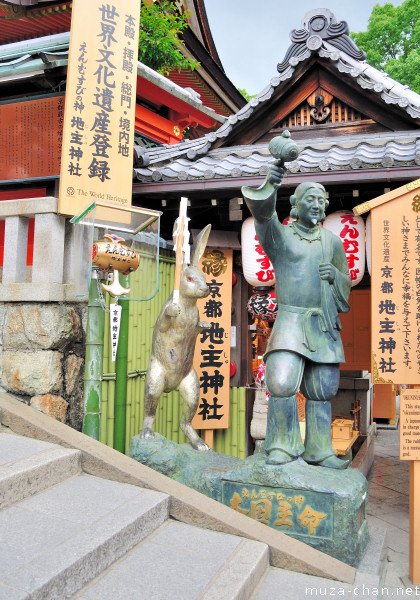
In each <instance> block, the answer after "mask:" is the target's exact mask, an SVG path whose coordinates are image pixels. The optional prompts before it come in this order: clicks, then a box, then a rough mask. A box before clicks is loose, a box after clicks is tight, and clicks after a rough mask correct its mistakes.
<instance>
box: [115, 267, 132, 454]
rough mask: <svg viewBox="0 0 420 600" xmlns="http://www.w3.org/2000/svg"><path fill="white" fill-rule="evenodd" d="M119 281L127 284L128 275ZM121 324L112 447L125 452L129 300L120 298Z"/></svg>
mask: <svg viewBox="0 0 420 600" xmlns="http://www.w3.org/2000/svg"><path fill="white" fill-rule="evenodd" d="M124 279H125V281H124V280H123V281H121V283H122V284H123V285H124V287H127V286H128V276H125V277H124ZM119 304H120V305H121V309H122V310H121V324H120V337H119V340H118V349H117V357H116V361H115V373H116V381H115V414H114V448H115V450H118V451H119V452H123V453H125V428H126V406H127V404H126V402H127V360H128V322H129V318H128V316H129V315H128V313H129V302H128V300H127V299H125V300H124V299H123V298H120V300H119Z"/></svg>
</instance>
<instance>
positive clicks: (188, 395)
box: [141, 225, 211, 450]
mask: <svg viewBox="0 0 420 600" xmlns="http://www.w3.org/2000/svg"><path fill="white" fill-rule="evenodd" d="M210 229H211V225H207V227H205V228H204V229H203V230H202V231H201V232H200V233H199V235H198V236H197V238H196V240H195V242H194V245H193V247H192V249H191V264H190V265H183V267H182V271H181V281H180V289H179V301H178V303H177V304H175V303H174V302H173V294H171V296H170V297H169V298H168V299H167V300H166V302H165V303H164V305H163V307H162V310H161V311H160V314H159V316H158V318H157V320H156V324H155V327H154V330H153V340H152V351H151V356H150V362H149V366H148V368H147V375H146V384H145V395H144V408H145V417H144V421H143V429H142V432H141V438H143V439H151V438H153V437H154V433H153V430H152V425H153V423H154V421H155V417H156V409H157V406H158V403H159V398H160V396H161V395H162V393H164V392H165V393H166V392H172V391H173V390H178V391H179V393H180V394H181V396H182V399H183V401H184V402H183V410H182V416H181V421H180V424H179V425H180V428H181V430H182V431H183V432H184V434H185V435H186V437H187V438H188V439H189V440H190V443H191V445H192V447H193V448H195V449H196V450H208V449H209V447H208V446H207V444H206V443H205V442H204V441H203V440H202V439H201V438H200V437H199V435H198V433H197V432H196V430H195V429H194V427H193V426H192V424H191V421H192V419H193V417H194V415H195V412H196V410H197V406H198V400H199V392H200V386H199V381H198V377H197V373H196V372H195V370H194V368H193V366H192V363H193V357H194V349H195V343H196V338H197V335H198V334H199V333H200V332H201V331H202V330H203V329H208V328H210V324H209V323H207V322H205V321H199V314H198V308H197V299H198V298H205V297H206V296H208V294H209V288H208V286H207V283H206V278H205V275H204V273H203V272H202V271H200V270H199V268H198V263H199V260H200V258H201V256H202V255H203V253H204V250H205V248H206V244H207V240H208V237H209V235H210Z"/></svg>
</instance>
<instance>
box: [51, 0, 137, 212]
mask: <svg viewBox="0 0 420 600" xmlns="http://www.w3.org/2000/svg"><path fill="white" fill-rule="evenodd" d="M139 18H140V0H118V2H115V1H114V2H108V3H105V2H103V0H89V2H86V1H85V0H73V7H72V23H71V32H70V51H69V65H68V73H67V91H66V107H65V115H64V131H63V148H62V155H61V173H60V196H59V205H58V210H59V212H60V213H62V214H67V215H76V214H78V213H79V212H80V211H81V210H82V209H83V208H84V207H85V206H86V205H87V204H89V202H92V201H93V200H95V199H99V200H105V201H108V202H114V203H116V204H119V205H121V206H129V205H131V195H132V165H133V145H134V113H135V105H136V83H137V46H138V31H139Z"/></svg>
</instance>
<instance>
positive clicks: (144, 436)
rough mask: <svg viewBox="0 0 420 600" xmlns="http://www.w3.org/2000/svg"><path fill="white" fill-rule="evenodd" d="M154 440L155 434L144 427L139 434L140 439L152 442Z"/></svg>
mask: <svg viewBox="0 0 420 600" xmlns="http://www.w3.org/2000/svg"><path fill="white" fill-rule="evenodd" d="M154 438H155V434H154V432H153V430H152V429H150V427H145V428H144V429H143V431H142V432H141V433H140V439H142V440H153V439H154Z"/></svg>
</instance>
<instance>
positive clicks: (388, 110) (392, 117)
mask: <svg viewBox="0 0 420 600" xmlns="http://www.w3.org/2000/svg"><path fill="white" fill-rule="evenodd" d="M325 66H326V67H327V65H325ZM351 79H352V78H351ZM319 81H320V85H321V86H322V87H323V88H325V90H326V91H327V92H329V93H330V94H333V95H334V96H335V97H336V98H337V99H338V100H341V101H342V102H345V103H346V104H349V105H350V106H351V107H352V108H355V109H356V110H358V111H359V112H361V113H362V114H364V115H366V116H368V117H370V118H371V119H373V120H374V121H376V122H377V123H380V124H381V125H383V126H384V127H386V128H387V129H388V130H391V131H401V130H406V129H412V128H413V119H411V118H410V117H409V115H408V114H407V116H406V117H404V116H401V117H400V116H399V115H397V114H395V109H394V107H393V105H392V104H386V105H384V101H383V100H382V99H381V98H380V97H379V95H377V94H376V92H371V91H370V90H362V89H361V88H360V86H359V84H358V83H356V81H355V80H354V87H353V86H352V85H350V83H349V82H348V81H343V79H340V80H339V79H338V77H337V74H336V73H334V72H333V73H331V72H329V71H328V70H320V72H319Z"/></svg>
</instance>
